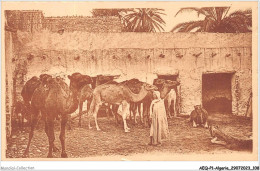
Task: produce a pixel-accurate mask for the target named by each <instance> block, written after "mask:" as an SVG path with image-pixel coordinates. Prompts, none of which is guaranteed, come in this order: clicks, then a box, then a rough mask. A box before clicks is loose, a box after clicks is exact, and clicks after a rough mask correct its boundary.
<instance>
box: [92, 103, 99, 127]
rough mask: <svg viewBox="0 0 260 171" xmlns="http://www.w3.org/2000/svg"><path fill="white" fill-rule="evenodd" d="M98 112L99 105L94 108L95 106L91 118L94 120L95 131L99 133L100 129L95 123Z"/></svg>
mask: <svg viewBox="0 0 260 171" xmlns="http://www.w3.org/2000/svg"><path fill="white" fill-rule="evenodd" d="M98 110H99V105H96V106H95V109H94V114H93V116H94V118H95V123H96V128H97V131H100V130H101V129H100V128H99V126H98V123H97V114H98Z"/></svg>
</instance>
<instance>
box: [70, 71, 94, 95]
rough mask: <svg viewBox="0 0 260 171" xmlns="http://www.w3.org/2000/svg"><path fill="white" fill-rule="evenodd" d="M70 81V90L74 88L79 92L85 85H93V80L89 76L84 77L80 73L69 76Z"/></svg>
mask: <svg viewBox="0 0 260 171" xmlns="http://www.w3.org/2000/svg"><path fill="white" fill-rule="evenodd" d="M68 78H69V79H70V88H73V89H75V90H77V91H79V90H80V89H81V88H82V87H83V86H84V85H87V84H91V83H92V82H93V81H92V78H91V77H90V76H88V75H82V74H80V73H74V74H72V75H68Z"/></svg>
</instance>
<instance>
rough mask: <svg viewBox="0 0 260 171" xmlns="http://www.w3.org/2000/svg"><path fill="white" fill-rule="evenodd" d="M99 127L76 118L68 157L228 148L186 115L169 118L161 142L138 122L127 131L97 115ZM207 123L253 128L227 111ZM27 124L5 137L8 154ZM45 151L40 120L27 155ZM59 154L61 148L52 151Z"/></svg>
mask: <svg viewBox="0 0 260 171" xmlns="http://www.w3.org/2000/svg"><path fill="white" fill-rule="evenodd" d="M98 122H99V126H100V128H101V129H102V131H97V130H96V129H94V127H93V129H91V130H89V129H87V122H86V118H84V119H83V123H82V125H83V127H82V128H78V126H77V120H75V121H74V122H73V124H72V130H67V131H66V151H67V154H68V156H69V157H70V158H83V157H84V158H85V157H96V156H110V155H111V156H112V155H123V156H128V155H133V154H137V153H143V154H145V153H147V154H148V153H153V152H160V153H164V152H165V153H174V154H189V153H196V154H214V153H220V152H223V153H227V152H231V150H228V149H226V148H225V147H223V146H220V145H216V144H212V143H211V142H210V140H211V137H210V133H209V130H208V129H205V128H202V127H199V128H193V127H192V124H191V123H189V122H188V118H187V117H179V118H172V119H169V120H168V124H169V131H170V136H169V139H168V140H166V141H164V142H163V144H162V146H148V145H147V143H148V142H149V128H144V127H143V126H142V125H141V124H140V123H139V124H137V125H132V124H131V123H130V121H128V125H129V127H130V128H131V130H130V131H131V132H130V133H125V132H124V131H123V125H122V124H121V125H116V124H115V121H114V119H113V118H110V119H109V120H108V119H107V118H106V117H104V118H99V119H98ZM209 123H210V124H212V125H218V126H219V127H220V129H221V130H223V131H225V132H226V133H227V134H229V135H232V136H235V137H240V138H248V137H249V136H250V135H251V132H252V120H251V118H245V117H239V116H234V115H228V114H211V115H210V116H209ZM93 124H94V122H93ZM59 129H60V128H59V122H58V121H57V123H56V128H55V137H56V139H55V144H56V146H57V147H58V148H59V149H61V145H60V141H59ZM28 134H29V128H26V129H25V130H24V131H20V132H19V131H16V132H14V134H13V135H12V136H11V138H10V139H9V140H8V147H7V151H6V156H7V158H20V157H22V154H23V151H24V150H25V148H26V144H27V140H28ZM47 153H48V139H47V136H46V134H45V132H44V125H43V122H40V123H39V125H38V128H37V129H36V130H35V132H34V137H33V140H32V144H31V147H30V158H46V156H47ZM53 155H54V157H60V152H56V153H54V154H53Z"/></svg>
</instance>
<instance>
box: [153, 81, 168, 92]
mask: <svg viewBox="0 0 260 171" xmlns="http://www.w3.org/2000/svg"><path fill="white" fill-rule="evenodd" d="M164 83H165V79H155V80H154V81H153V85H155V86H157V87H158V89H159V90H161V89H162V86H163V84H164Z"/></svg>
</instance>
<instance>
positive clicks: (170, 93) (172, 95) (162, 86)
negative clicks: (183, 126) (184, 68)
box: [154, 79, 180, 118]
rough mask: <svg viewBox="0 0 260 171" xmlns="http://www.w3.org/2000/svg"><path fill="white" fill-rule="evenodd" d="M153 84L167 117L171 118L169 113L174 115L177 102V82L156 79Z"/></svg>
mask: <svg viewBox="0 0 260 171" xmlns="http://www.w3.org/2000/svg"><path fill="white" fill-rule="evenodd" d="M154 84H155V85H156V86H157V87H158V88H159V91H160V94H161V98H162V99H164V104H165V110H166V114H167V116H168V117H170V118H171V117H172V115H171V112H172V111H173V112H174V116H175V117H176V116H177V113H176V100H177V95H176V94H177V93H176V92H177V86H179V85H180V83H179V82H178V81H171V80H164V79H157V80H156V81H155V82H154Z"/></svg>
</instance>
